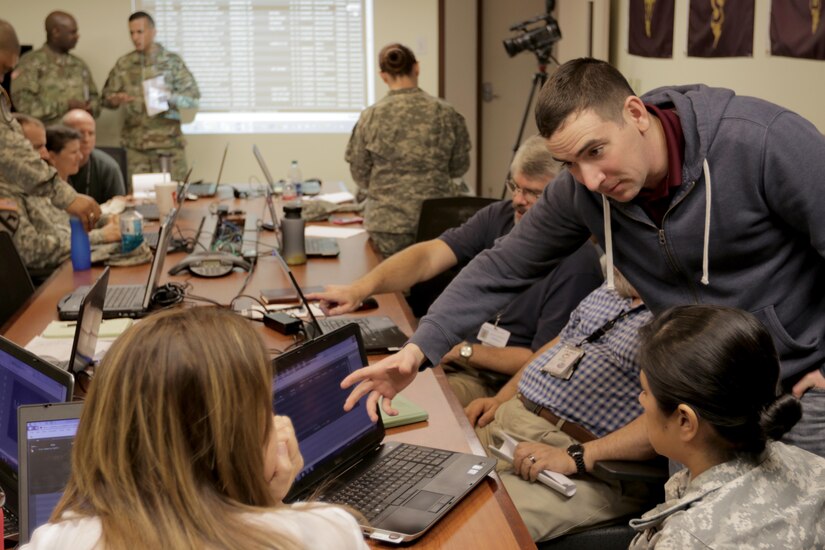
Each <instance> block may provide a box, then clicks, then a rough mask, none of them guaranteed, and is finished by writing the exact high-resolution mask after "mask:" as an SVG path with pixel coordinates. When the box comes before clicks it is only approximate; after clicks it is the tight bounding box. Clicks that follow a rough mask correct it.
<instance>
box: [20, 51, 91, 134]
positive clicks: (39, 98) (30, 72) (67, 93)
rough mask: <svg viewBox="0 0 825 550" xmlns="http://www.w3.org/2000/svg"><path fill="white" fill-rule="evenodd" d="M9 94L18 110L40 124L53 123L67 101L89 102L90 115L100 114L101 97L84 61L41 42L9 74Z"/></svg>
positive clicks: (58, 119)
mask: <svg viewBox="0 0 825 550" xmlns="http://www.w3.org/2000/svg"><path fill="white" fill-rule="evenodd" d="M11 96H12V99H13V100H14V106H15V108H16V109H17V110H18V111H20V112H21V113H26V114H28V115H31V116H33V117H37V118H39V119H40V120H42V121H43V124H45V125H47V126H48V125H49V124H56V123H58V122H60V119H61V118H62V117H63V115H64V114H66V113H67V112H68V111H69V100H70V99H77V100H80V101H89V102H90V105H91V110H92V116H94V117H97V116H99V115H100V97H99V95H98V93H97V86H95V81H94V79H92V72H91V71H90V70H89V67H88V66H87V65H86V63H85V62H84V61H83V60H82V59H80V58H79V57H76V56H74V55H72V54H70V53H58V52H56V51H54V50H53V49H51V48H50V47H49V46H48V45H47V44H44V45H43V47H42V48H40V49H39V50H35V51H32V52H28V53H27V54H26V55H24V56H23V57H21V58H20V64H19V65H17V68H16V69H15V70H14V72H13V73H12V83H11Z"/></svg>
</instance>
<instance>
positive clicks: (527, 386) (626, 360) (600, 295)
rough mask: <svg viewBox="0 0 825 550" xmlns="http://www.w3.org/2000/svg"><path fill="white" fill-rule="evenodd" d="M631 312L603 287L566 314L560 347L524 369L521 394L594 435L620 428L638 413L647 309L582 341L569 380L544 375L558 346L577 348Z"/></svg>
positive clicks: (628, 305)
mask: <svg viewBox="0 0 825 550" xmlns="http://www.w3.org/2000/svg"><path fill="white" fill-rule="evenodd" d="M631 309H632V306H631V300H630V299H629V298H622V297H621V296H619V295H618V294H617V293H616V292H615V291H612V290H608V289H607V284H606V283H605V284H603V285H602V286H600V287H599V288H597V289H596V290H594V291H593V292H592V293H590V295H589V296H587V298H585V299H584V300H582V302H581V303H580V304H579V306H578V307H577V308H576V309H575V310H573V313H571V314H570V321H568V323H567V325H566V326H565V327H564V329H562V331H561V334H560V341H559V344H558V345H556V346H553V347H552V348H550V349H549V350H547V351H546V352H545V353H544V354H542V355H541V356H540V357H538V358H537V359H536V360H535V361H533V362H532V363H530V365H528V367H527V369H526V370H525V371H524V374H523V375H522V377H521V381H520V382H519V392H521V393H522V394H523V395H524V397H526V398H527V399H529V400H530V401H532V402H534V403H537V404H539V405H542V406H543V407H546V408H548V409H550V410H551V411H553V412H554V413H556V415H558V416H559V417H560V418H563V419H564V420H567V421H568V422H573V423H576V424H579V425H581V426H583V427H585V428H587V429H588V430H590V431H591V432H593V434H594V435H596V436H598V437H603V436H605V435H607V434H608V433H610V432H613V431H615V430H617V429H618V428H621V427H622V426H624V425H625V424H627V423H628V422H630V421H631V420H633V419H634V418H636V417H637V416H639V415H640V414H641V412H642V406H641V405H640V404H639V392H641V390H642V388H641V386H640V384H639V365H638V363H637V361H636V355H637V352H638V349H639V327H641V326H642V325H644V324H646V323H647V322H648V321H650V319H651V318H652V315H651V313H650V312H649V311H648V310H647V308H644V307H643V308H640V309H637V310H636V311H634V312H632V313H630V314H629V315H627V316H625V317H623V318H622V319H621V320H619V321H618V322H617V323H616V324H615V325H614V326H613V328H611V329H610V330H608V331H607V332H606V333H605V334H604V335H602V337H601V338H599V339H597V340H596V341H595V342H592V343H585V344H584V345H583V348H584V356H583V357H582V358H581V360H580V361H579V364H578V366H576V369H575V370H574V371H573V375H572V376H571V377H570V379H569V380H563V379H561V378H556V377H554V376H551V375H550V374H548V373H545V372H542V370H541V369H542V367H544V366H545V365H546V364H547V363H548V362H549V361H550V359H551V358H552V357H553V356H554V355H555V354H556V352H557V351H558V350H559V349H560V346H561V345H562V344H569V345H571V346H575V345H578V344H579V343H580V342H582V341H583V340H584V339H585V338H587V337H588V336H590V335H591V334H593V333H594V332H596V331H597V330H599V328H601V327H602V326H603V325H604V324H605V323H607V322H608V321H610V320H611V319H614V318H616V317H617V316H619V315H620V314H622V313H624V312H626V311H630V310H631Z"/></svg>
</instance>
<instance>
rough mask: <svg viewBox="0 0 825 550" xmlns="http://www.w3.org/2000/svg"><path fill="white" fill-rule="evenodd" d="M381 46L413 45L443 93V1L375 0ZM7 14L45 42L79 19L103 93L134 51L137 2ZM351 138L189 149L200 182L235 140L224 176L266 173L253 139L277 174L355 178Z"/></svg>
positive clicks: (212, 141)
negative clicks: (293, 165) (292, 171)
mask: <svg viewBox="0 0 825 550" xmlns="http://www.w3.org/2000/svg"><path fill="white" fill-rule="evenodd" d="M374 2H375V6H374V12H375V15H374V20H375V34H374V44H375V52H376V55H377V52H378V50H380V48H381V47H382V46H383V45H384V44H387V43H389V42H393V41H397V42H402V43H404V44H407V45H408V46H410V47H411V48H412V49H413V51H414V52H415V54H416V56H417V57H418V59H419V62H420V64H421V77H420V80H419V84H420V86H421V87H422V88H423V89H424V90H426V91H427V92H429V93H431V94H433V95H438V57H439V56H438V0H414V1H408V0H374ZM3 4H4V5H3V10H2V14H0V17H2V18H3V19H6V20H7V21H9V22H10V23H11V24H12V25H14V28H15V30H16V31H17V34H18V37H19V38H20V42H21V43H22V44H33V45H34V46H35V47H36V48H37V47H40V46H41V45H42V44H43V42H44V41H45V36H46V35H45V31H44V28H43V22H44V19H45V18H46V15H47V14H48V13H49V12H51V11H53V10H57V9H60V10H64V11H67V12H69V13H71V14H72V15H74V16H75V18H76V19H77V22H78V27H79V29H80V40H79V42H78V45H77V48H76V49H75V50H73V52H72V53H74V54H75V55H78V56H79V57H81V58H83V59H84V60H85V61H86V63H87V64H88V65H89V68H90V69H91V71H92V75H93V76H94V79H95V83H96V84H97V86H98V90H99V89H100V88H102V87H103V83H104V82H105V81H106V76H107V75H108V73H109V70H110V69H111V68H112V66H113V65H114V63H115V61H116V60H117V58H118V57H120V56H121V55H123V54H125V53H128V52H129V51H131V50H132V49H133V46H132V43H131V41H130V40H129V31H128V26H127V20H128V17H129V14H130V13H131V11H132V9H131V2H130V1H129V0H38V1H37V2H12V1H4V2H3ZM385 93H386V86H385V85H384V83H383V82H381V80H380V78H378V77H377V76H376V96H377V97H378V98H380V97H383V95H384V94H385ZM119 125H120V118H119V116H118V114H117V113H116V112H115V111H110V110H107V109H104V110H103V115H102V116H101V117H100V119H98V143H100V144H101V145H118V144H119V138H118V136H119ZM348 138H349V136H348V135H344V134H331V135H303V134H299V135H272V134H270V135H256V134H247V135H233V136H225V135H197V136H190V137H189V138H188V141H189V145H188V146H187V154H188V158H189V162H190V163H193V164H194V170H193V172H192V178H193V179H201V178H203V179H207V180H214V179H215V177H216V176H217V173H218V167H219V165H220V160H221V155H222V154H223V148H224V144H225V143H226V142H227V140H228V141H229V142H230V148H229V154H228V155H227V159H226V166H225V167H224V173H223V177H222V181H224V182H246V181H249V179H250V177H255V178H257V179H259V180H262V179H263V176H262V175H261V173H260V170H259V169H258V165H257V164H256V162H255V160H254V157H253V156H252V144H253V143H256V144H257V145H258V147H260V149H261V151H262V152H263V154H264V156H265V157H266V158H267V162H268V163H269V165H270V166H269V168H270V171H272V173H273V177H275V178H279V177H282V176H286V171H287V168H288V165H289V161H290V160H292V159H298V160H299V161H300V162H301V166H302V168H303V173H304V176H305V177H319V178H321V179H323V180H325V181H335V180H343V181H347V182H351V178H350V175H349V168H348V165H347V163H346V162H344V149H345V147H346V143H347V139H348Z"/></svg>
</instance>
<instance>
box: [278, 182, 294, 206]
mask: <svg viewBox="0 0 825 550" xmlns="http://www.w3.org/2000/svg"><path fill="white" fill-rule="evenodd" d="M297 198H298V194H297V193H296V190H295V184H294V183H292V182H291V181H289V180H286V181H285V182H284V190H283V192H282V193H281V199H283V201H284V203H287V202H292V201H294V200H296V199H297Z"/></svg>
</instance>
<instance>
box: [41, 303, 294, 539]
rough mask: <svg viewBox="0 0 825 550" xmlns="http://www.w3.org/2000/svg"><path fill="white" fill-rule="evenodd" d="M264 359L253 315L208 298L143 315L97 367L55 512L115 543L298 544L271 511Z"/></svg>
mask: <svg viewBox="0 0 825 550" xmlns="http://www.w3.org/2000/svg"><path fill="white" fill-rule="evenodd" d="M271 385H272V367H271V364H270V361H269V357H268V354H267V351H266V349H265V347H264V345H263V343H262V342H261V340H260V337H259V336H258V335H257V333H256V332H255V331H254V330H253V329H252V328H251V327H250V326H249V322H248V321H246V320H244V319H242V318H240V317H238V316H237V315H235V314H233V313H230V312H228V311H226V310H221V309H217V308H211V307H194V308H189V309H175V310H170V311H166V312H162V313H159V314H157V315H153V316H150V317H148V318H146V319H145V320H143V321H141V322H140V323H137V324H135V325H134V326H132V327H131V328H129V329H128V330H127V331H126V332H124V333H123V334H122V335H121V336H120V337H119V338H118V339H117V341H115V343H114V344H113V345H112V347H111V348H110V349H109V351H108V352H107V353H106V356H105V358H104V359H103V362H102V364H101V365H100V366H99V367H98V369H97V372H96V374H95V378H94V381H93V383H92V387H91V391H90V392H89V394H88V397H87V399H86V405H85V408H84V411H83V415H82V418H81V422H80V426H79V429H78V433H77V438H76V441H75V446H74V449H73V454H72V474H71V478H70V479H69V482H68V486H67V488H66V492H65V493H64V495H63V498H62V500H61V501H60V503H59V504H58V506H57V508H56V509H55V511H54V513H53V514H52V518H51V521H60V520H61V519H65V517H64V514H65V513H66V512H73V513H75V514H79V515H81V516H89V517H98V518H99V519H100V521H101V524H102V529H103V537H102V542H103V544H104V546H105V547H107V548H111V549H129V550H131V549H132V548H135V547H138V548H161V547H164V548H204V547H215V548H230V547H236V548H294V547H295V546H296V545H295V543H294V541H292V540H290V539H289V538H287V537H286V536H284V535H279V534H278V533H277V532H275V531H274V530H273V529H271V528H267V527H266V526H265V525H262V524H260V523H252V522H250V521H249V520H248V518H244V516H243V515H242V514H244V513H261V512H266V511H271V510H272V508H273V507H277V506H278V505H279V504H280V503H278V502H275V499H274V497H273V496H272V495H271V494H270V492H269V490H268V486H267V482H266V481H265V474H264V465H263V449H264V444H265V442H266V441H267V440H268V438H269V436H270V431H271V429H272V423H271V414H272V412H271V411H272V410H271V407H272V393H271V387H272V386H271Z"/></svg>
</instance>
